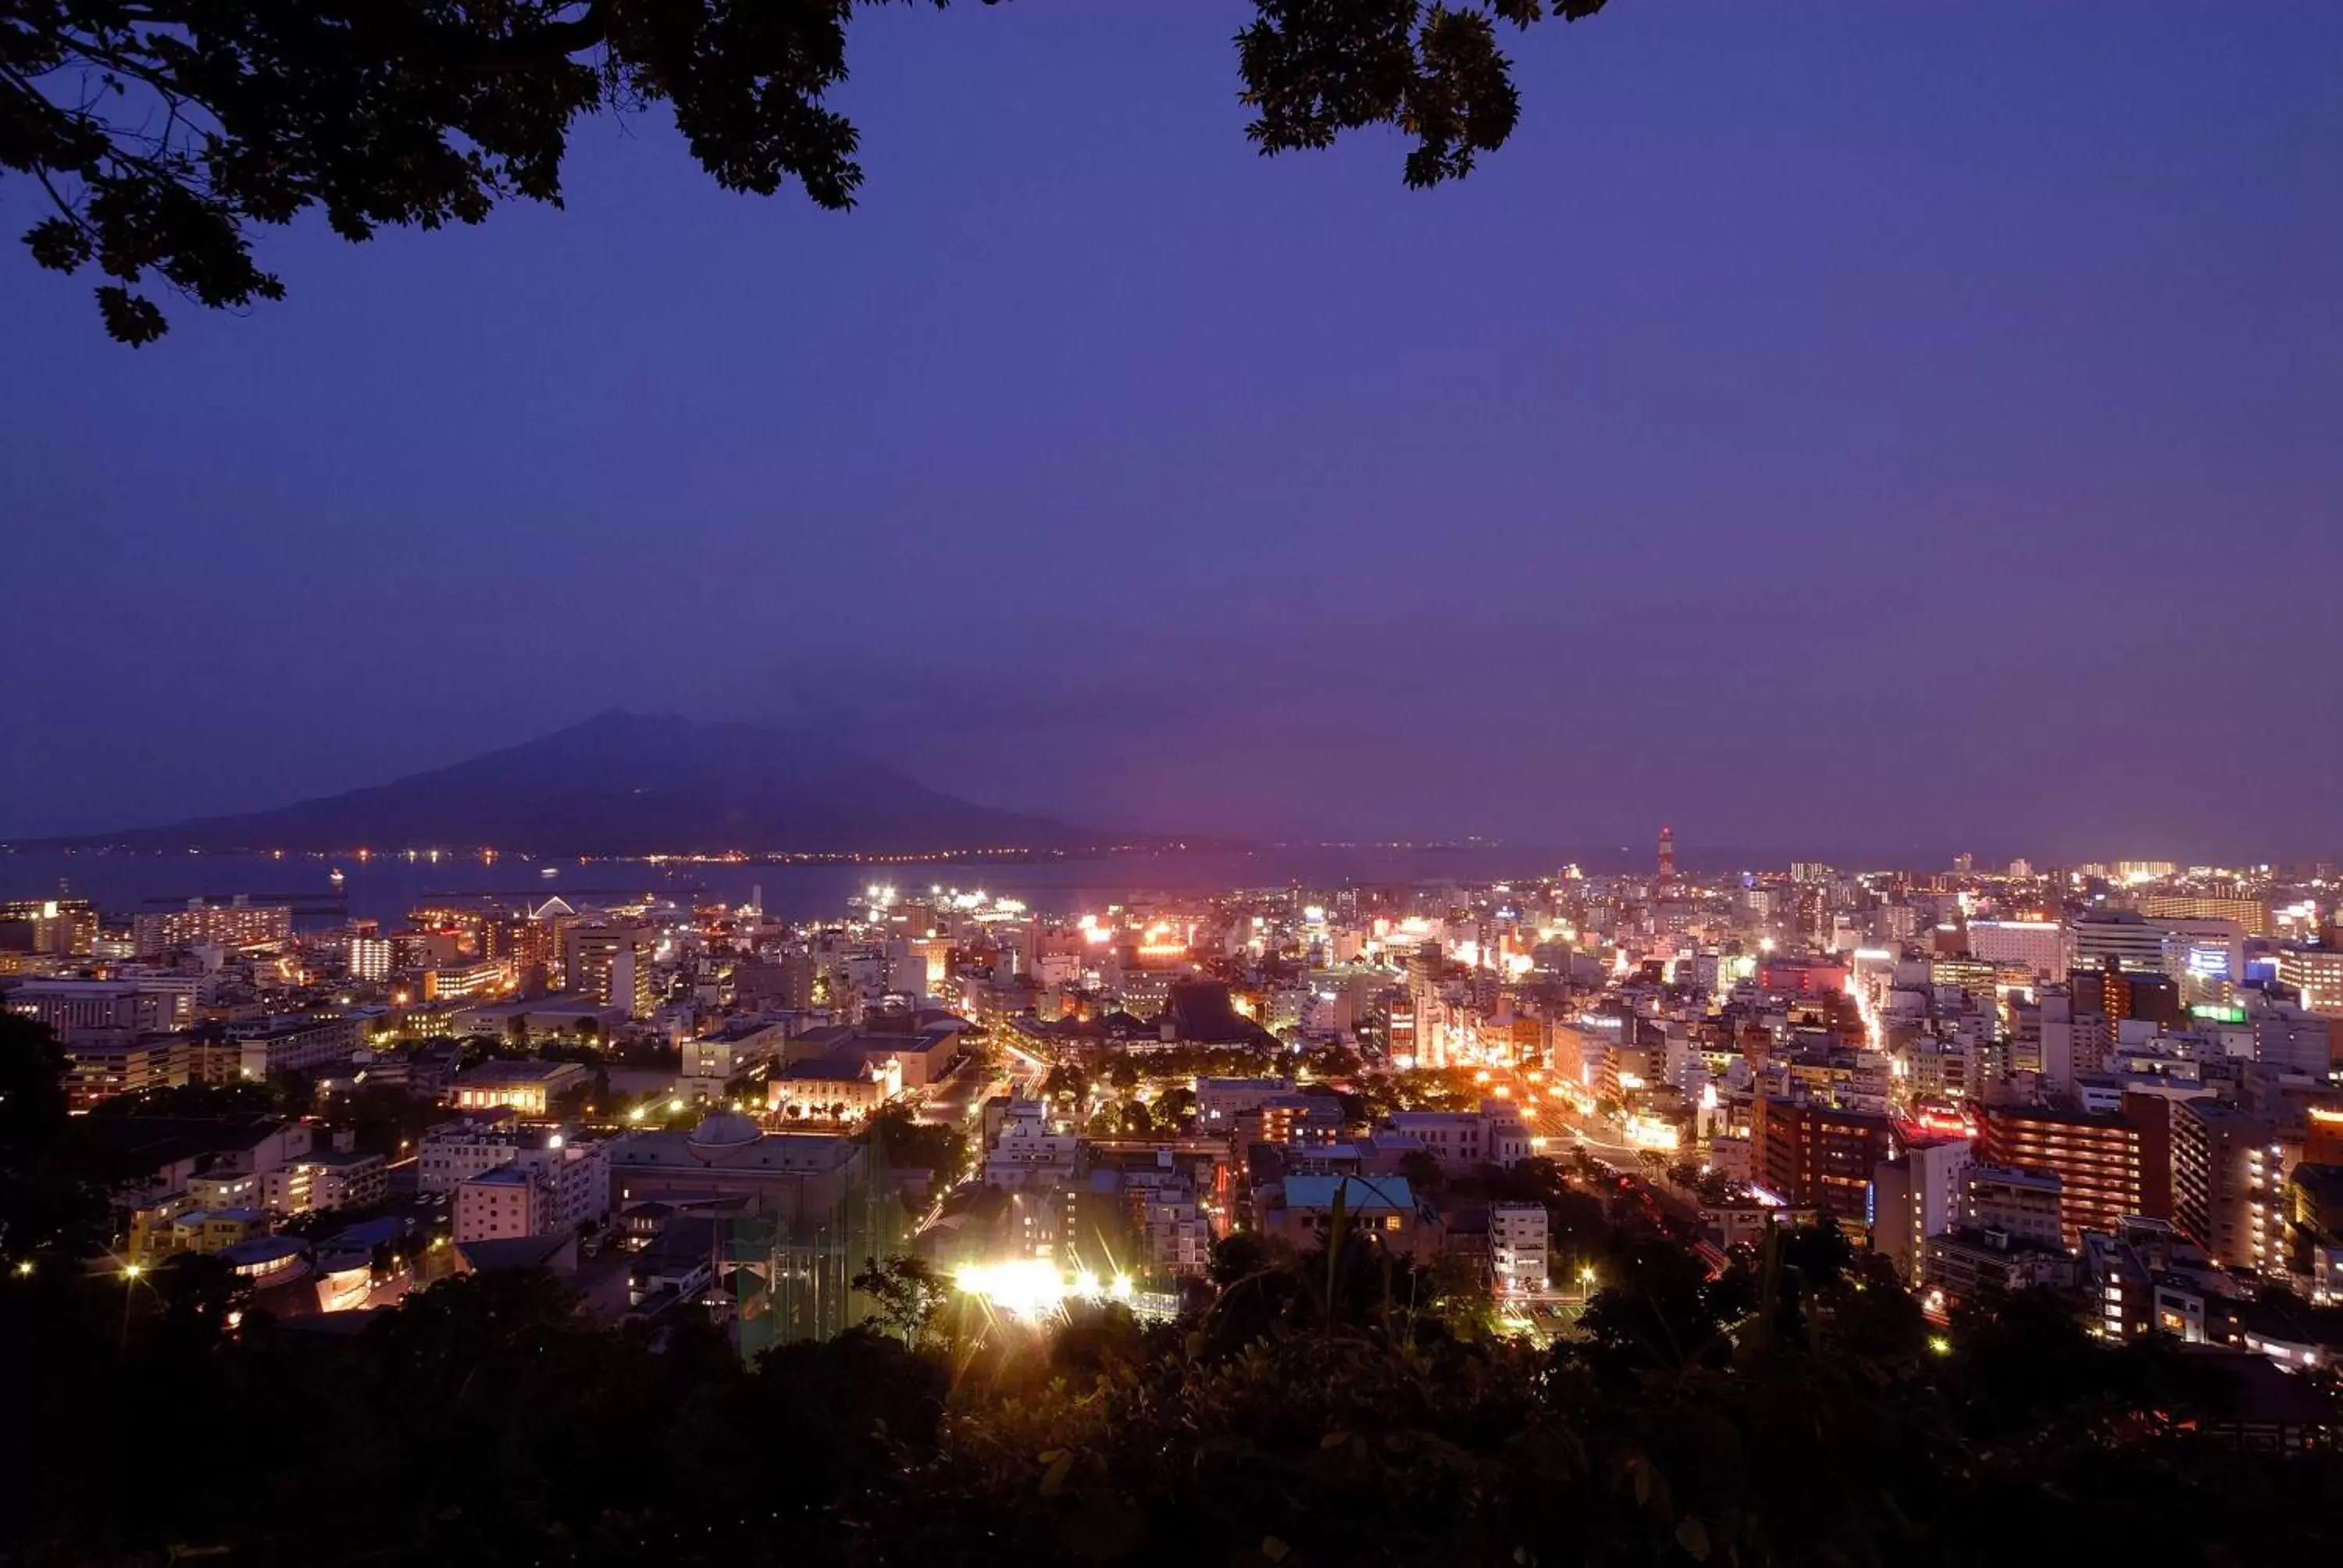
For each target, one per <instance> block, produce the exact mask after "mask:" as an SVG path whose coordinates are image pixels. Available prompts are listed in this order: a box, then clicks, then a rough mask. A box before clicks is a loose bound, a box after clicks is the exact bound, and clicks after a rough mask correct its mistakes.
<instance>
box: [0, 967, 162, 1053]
mask: <svg viewBox="0 0 2343 1568" xmlns="http://www.w3.org/2000/svg"><path fill="white" fill-rule="evenodd" d="M7 1009H8V1010H9V1011H10V1012H12V1013H15V1015H16V1016H17V1017H19V1018H29V1019H34V1020H37V1021H39V1022H41V1023H44V1024H46V1025H47V1026H48V1027H49V1028H50V1029H52V1030H55V1031H56V1035H57V1038H58V1039H60V1040H64V1041H65V1042H66V1043H67V1044H71V1043H73V1042H74V1041H75V1040H80V1039H84V1038H100V1039H102V1038H106V1037H108V1036H112V1035H131V1034H151V1033H158V1032H160V1031H162V1030H168V1029H170V1028H172V1027H173V1025H174V1023H175V1021H176V1019H175V1016H174V1015H175V1013H176V1005H175V1003H174V1000H173V999H172V998H171V997H169V996H167V995H165V994H162V993H160V992H157V991H154V990H148V989H146V987H144V986H141V985H140V984H138V982H136V980H25V981H24V982H22V983H20V984H19V985H18V986H17V987H16V988H15V990H11V991H10V992H8V995H7Z"/></svg>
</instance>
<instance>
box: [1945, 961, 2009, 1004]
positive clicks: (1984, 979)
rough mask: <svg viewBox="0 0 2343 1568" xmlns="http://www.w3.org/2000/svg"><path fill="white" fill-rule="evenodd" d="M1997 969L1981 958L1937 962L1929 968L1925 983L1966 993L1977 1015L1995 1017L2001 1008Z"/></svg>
mask: <svg viewBox="0 0 2343 1568" xmlns="http://www.w3.org/2000/svg"><path fill="white" fill-rule="evenodd" d="M2000 981H2001V971H2000V970H1999V969H1998V968H1997V967H1996V965H1995V964H1994V963H1993V962H1992V961H1991V960H1986V959H1985V958H1983V957H1976V958H1966V959H1937V960H1934V961H1932V962H1931V963H1930V964H1929V965H1928V983H1929V984H1930V985H1932V986H1935V987H1936V988H1938V989H1939V990H1943V989H1946V988H1948V987H1949V988H1950V989H1952V990H1958V991H1963V992H1966V994H1967V996H1968V999H1969V1000H1970V1001H1971V1002H1973V1003H1975V1004H1976V1008H1977V1010H1979V1011H1980V1012H1983V1013H1985V1014H1986V1015H1987V1016H1988V1017H1991V1016H1994V1015H1995V1014H1996V1012H1997V1011H1998V1010H1999V1008H2000V990H1999V987H2000Z"/></svg>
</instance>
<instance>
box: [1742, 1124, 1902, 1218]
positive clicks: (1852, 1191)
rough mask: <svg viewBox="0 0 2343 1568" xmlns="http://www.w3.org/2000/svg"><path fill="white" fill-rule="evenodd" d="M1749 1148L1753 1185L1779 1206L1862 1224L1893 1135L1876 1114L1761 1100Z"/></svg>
mask: <svg viewBox="0 0 2343 1568" xmlns="http://www.w3.org/2000/svg"><path fill="white" fill-rule="evenodd" d="M1750 1142H1751V1145H1752V1148H1751V1159H1752V1161H1753V1163H1755V1166H1756V1169H1757V1181H1758V1182H1759V1183H1760V1184H1761V1185H1763V1186H1765V1187H1766V1188H1768V1189H1770V1190H1771V1191H1773V1192H1774V1193H1775V1196H1777V1197H1779V1198H1780V1199H1781V1200H1782V1201H1784V1202H1785V1203H1787V1204H1789V1205H1790V1206H1791V1207H1792V1208H1794V1209H1818V1210H1821V1211H1824V1212H1825V1213H1828V1214H1834V1215H1836V1216H1837V1217H1838V1218H1839V1219H1841V1220H1845V1221H1853V1222H1855V1223H1859V1224H1862V1223H1868V1222H1869V1218H1870V1216H1869V1212H1868V1211H1869V1209H1870V1206H1871V1176H1872V1172H1873V1171H1875V1170H1877V1169H1878V1168H1879V1166H1880V1165H1881V1164H1883V1163H1884V1162H1885V1161H1887V1160H1889V1159H1891V1158H1892V1157H1893V1156H1894V1155H1895V1152H1896V1129H1895V1124H1894V1123H1893V1122H1891V1121H1888V1120H1887V1118H1886V1117H1885V1116H1884V1115H1881V1114H1880V1113H1878V1112H1876V1111H1841V1110H1839V1109H1837V1108H1835V1107H1833V1106H1827V1105H1817V1104H1815V1103H1812V1102H1810V1101H1796V1100H1788V1099H1782V1098H1777V1097H1776V1096H1774V1095H1770V1094H1761V1095H1759V1096H1758V1097H1757V1101H1756V1104H1755V1114H1754V1116H1753V1118H1752V1122H1751V1129H1750Z"/></svg>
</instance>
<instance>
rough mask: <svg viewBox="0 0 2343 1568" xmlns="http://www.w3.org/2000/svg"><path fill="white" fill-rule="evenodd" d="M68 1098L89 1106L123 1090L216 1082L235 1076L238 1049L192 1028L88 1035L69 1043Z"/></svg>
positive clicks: (77, 1107) (75, 1106)
mask: <svg viewBox="0 0 2343 1568" xmlns="http://www.w3.org/2000/svg"><path fill="white" fill-rule="evenodd" d="M65 1057H66V1060H67V1062H68V1064H69V1065H68V1066H67V1068H66V1071H65V1101H66V1103H67V1104H68V1105H69V1106H71V1107H72V1108H73V1109H74V1110H75V1111H86V1110H88V1109H89V1108H90V1107H92V1106H94V1105H96V1104H97V1103H98V1102H99V1101H106V1100H111V1099H113V1098H114V1097H115V1096H116V1095H117V1094H138V1093H142V1092H144V1091H147V1090H150V1089H171V1088H176V1087H178V1086H179V1085H181V1084H186V1083H211V1082H216V1081H222V1080H224V1079H226V1078H227V1077H229V1076H230V1075H231V1073H232V1071H233V1068H232V1065H231V1064H232V1063H233V1061H234V1060H235V1053H234V1051H233V1050H227V1049H224V1048H222V1047H220V1046H218V1045H216V1044H214V1043H213V1042H212V1041H210V1040H198V1039H196V1037H195V1036H193V1035H186V1034H141V1035H136V1036H128V1037H124V1038H117V1039H108V1040H78V1041H76V1042H75V1043H73V1044H71V1045H68V1046H67V1047H66V1048H65Z"/></svg>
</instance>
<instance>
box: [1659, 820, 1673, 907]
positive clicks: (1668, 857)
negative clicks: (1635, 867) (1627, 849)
mask: <svg viewBox="0 0 2343 1568" xmlns="http://www.w3.org/2000/svg"><path fill="white" fill-rule="evenodd" d="M1675 896H1676V830H1675V829H1674V828H1665V827H1664V828H1662V829H1660V880H1659V899H1660V901H1661V902H1662V903H1665V902H1667V901H1668V900H1671V899H1673V898H1674V897H1675Z"/></svg>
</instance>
